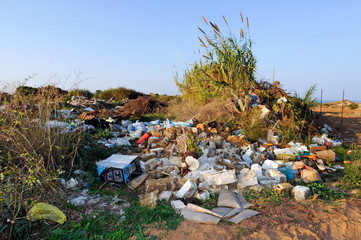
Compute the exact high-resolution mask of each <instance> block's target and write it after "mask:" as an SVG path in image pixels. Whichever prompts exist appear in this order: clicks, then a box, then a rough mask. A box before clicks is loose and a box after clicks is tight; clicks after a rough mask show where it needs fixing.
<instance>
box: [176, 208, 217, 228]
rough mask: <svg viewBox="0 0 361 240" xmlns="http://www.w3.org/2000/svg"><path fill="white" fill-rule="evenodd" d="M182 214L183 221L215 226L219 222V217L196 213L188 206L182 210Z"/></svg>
mask: <svg viewBox="0 0 361 240" xmlns="http://www.w3.org/2000/svg"><path fill="white" fill-rule="evenodd" d="M182 214H183V217H184V219H185V220H189V221H194V222H199V223H205V224H214V225H216V224H217V223H218V222H219V221H220V220H221V219H220V218H219V217H216V216H213V215H210V214H207V213H201V212H196V211H194V209H193V208H192V207H191V206H188V205H187V207H185V208H184V209H183V211H182Z"/></svg>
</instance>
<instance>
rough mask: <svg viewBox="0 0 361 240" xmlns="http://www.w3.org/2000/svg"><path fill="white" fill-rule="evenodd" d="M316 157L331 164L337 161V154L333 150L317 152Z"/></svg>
mask: <svg viewBox="0 0 361 240" xmlns="http://www.w3.org/2000/svg"><path fill="white" fill-rule="evenodd" d="M316 156H317V157H318V158H321V159H323V160H328V161H330V162H335V161H336V153H335V152H334V151H332V150H325V151H317V152H316Z"/></svg>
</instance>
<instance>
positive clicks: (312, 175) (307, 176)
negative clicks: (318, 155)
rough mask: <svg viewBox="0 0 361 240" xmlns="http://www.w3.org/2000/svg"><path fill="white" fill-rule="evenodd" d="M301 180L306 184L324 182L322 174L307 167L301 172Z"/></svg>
mask: <svg viewBox="0 0 361 240" xmlns="http://www.w3.org/2000/svg"><path fill="white" fill-rule="evenodd" d="M301 179H302V181H303V182H305V183H311V182H315V181H322V180H321V177H320V174H318V172H317V171H316V170H315V169H313V168H312V167H307V168H305V169H302V170H301Z"/></svg>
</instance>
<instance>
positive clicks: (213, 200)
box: [201, 193, 219, 210]
mask: <svg viewBox="0 0 361 240" xmlns="http://www.w3.org/2000/svg"><path fill="white" fill-rule="evenodd" d="M218 197H219V193H211V194H210V196H209V199H207V200H206V201H204V203H203V204H202V205H201V207H203V208H206V209H210V210H212V209H213V208H216V207H217V202H218Z"/></svg>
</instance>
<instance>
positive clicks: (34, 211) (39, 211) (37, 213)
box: [26, 202, 66, 224]
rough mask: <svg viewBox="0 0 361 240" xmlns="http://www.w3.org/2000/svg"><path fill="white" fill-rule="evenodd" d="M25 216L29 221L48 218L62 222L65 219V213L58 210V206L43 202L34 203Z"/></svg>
mask: <svg viewBox="0 0 361 240" xmlns="http://www.w3.org/2000/svg"><path fill="white" fill-rule="evenodd" d="M26 218H27V219H28V220H31V221H37V220H41V219H49V220H52V221H54V222H57V223H60V224H63V223H64V222H65V221H66V216H65V214H64V213H63V212H62V211H60V209H59V208H57V207H55V206H53V205H51V204H47V203H43V202H40V203H36V204H35V205H34V206H33V207H32V208H31V209H30V211H29V213H28V216H27V217H26Z"/></svg>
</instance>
